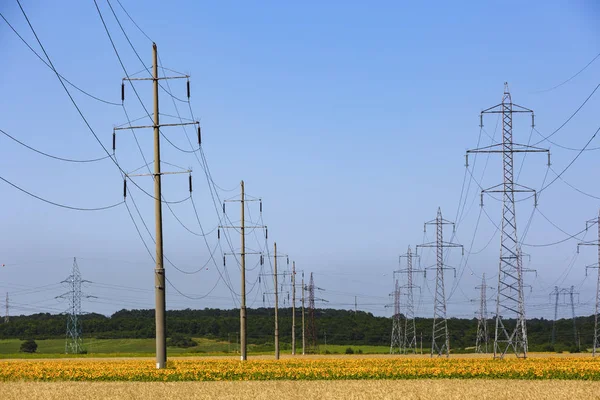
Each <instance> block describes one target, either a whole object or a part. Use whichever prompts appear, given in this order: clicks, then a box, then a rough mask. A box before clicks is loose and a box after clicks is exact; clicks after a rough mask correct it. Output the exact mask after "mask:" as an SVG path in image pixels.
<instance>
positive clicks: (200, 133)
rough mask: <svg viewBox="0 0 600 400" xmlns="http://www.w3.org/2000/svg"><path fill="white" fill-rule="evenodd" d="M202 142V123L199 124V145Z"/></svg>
mask: <svg viewBox="0 0 600 400" xmlns="http://www.w3.org/2000/svg"><path fill="white" fill-rule="evenodd" d="M201 144H202V128H200V124H198V146H200V145H201Z"/></svg>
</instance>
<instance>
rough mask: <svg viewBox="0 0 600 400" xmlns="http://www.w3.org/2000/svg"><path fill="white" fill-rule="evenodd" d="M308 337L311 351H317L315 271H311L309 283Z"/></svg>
mask: <svg viewBox="0 0 600 400" xmlns="http://www.w3.org/2000/svg"><path fill="white" fill-rule="evenodd" d="M308 338H309V346H310V352H312V353H315V352H316V351H317V348H318V347H317V346H318V345H317V325H316V324H315V281H314V279H313V273H312V272H311V273H310V283H309V284H308Z"/></svg>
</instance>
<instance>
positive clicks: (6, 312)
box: [4, 292, 9, 324]
mask: <svg viewBox="0 0 600 400" xmlns="http://www.w3.org/2000/svg"><path fill="white" fill-rule="evenodd" d="M8 315H9V314H8V292H6V310H5V312H4V323H5V324H8V321H9V316H8Z"/></svg>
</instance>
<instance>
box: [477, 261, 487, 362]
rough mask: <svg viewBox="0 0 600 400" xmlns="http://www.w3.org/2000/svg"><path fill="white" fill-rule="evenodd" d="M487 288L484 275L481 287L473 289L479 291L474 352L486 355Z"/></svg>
mask: <svg viewBox="0 0 600 400" xmlns="http://www.w3.org/2000/svg"><path fill="white" fill-rule="evenodd" d="M487 288H488V285H487V284H486V282H485V273H484V274H483V278H482V279H481V285H479V286H476V287H475V289H479V290H480V293H479V313H478V314H477V317H478V321H477V339H476V340H475V352H476V353H486V354H487V352H488V342H489V335H488V327H487V325H488V324H487V320H488V313H487Z"/></svg>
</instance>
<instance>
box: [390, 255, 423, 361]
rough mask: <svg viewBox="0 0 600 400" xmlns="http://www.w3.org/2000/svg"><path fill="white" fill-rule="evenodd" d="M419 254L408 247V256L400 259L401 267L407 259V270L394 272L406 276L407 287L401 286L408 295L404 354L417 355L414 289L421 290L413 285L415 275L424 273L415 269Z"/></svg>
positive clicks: (403, 345)
mask: <svg viewBox="0 0 600 400" xmlns="http://www.w3.org/2000/svg"><path fill="white" fill-rule="evenodd" d="M418 257H419V256H418V255H417V254H413V252H412V249H411V248H410V246H408V250H407V251H406V254H404V255H401V256H400V257H399V261H400V265H401V264H402V261H401V260H402V259H403V258H406V268H404V269H399V270H398V271H394V272H397V273H400V274H403V273H405V274H406V285H401V286H400V289H401V290H402V289H404V293H405V294H406V313H405V316H404V337H403V340H402V349H403V351H404V354H407V353H409V352H411V351H412V352H413V353H414V354H417V328H416V323H415V304H414V296H413V289H414V288H419V290H420V289H421V288H420V287H419V286H415V285H414V284H413V273H415V272H423V270H422V269H415V268H414V267H413V258H418Z"/></svg>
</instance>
